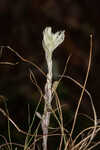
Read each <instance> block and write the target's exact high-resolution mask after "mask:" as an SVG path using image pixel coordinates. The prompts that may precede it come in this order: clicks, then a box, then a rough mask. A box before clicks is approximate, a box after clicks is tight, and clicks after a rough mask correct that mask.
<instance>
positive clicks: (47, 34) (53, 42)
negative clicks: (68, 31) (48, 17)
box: [42, 27, 65, 55]
mask: <svg viewBox="0 0 100 150" xmlns="http://www.w3.org/2000/svg"><path fill="white" fill-rule="evenodd" d="M64 32H65V31H59V32H56V33H52V29H51V27H46V28H45V29H44V31H43V41H42V45H43V48H44V50H45V52H46V53H48V54H49V55H52V53H53V51H54V50H55V49H56V48H57V47H58V46H59V45H60V44H61V43H62V42H63V41H64V38H65V34H64Z"/></svg>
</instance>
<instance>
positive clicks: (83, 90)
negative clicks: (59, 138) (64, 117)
mask: <svg viewBox="0 0 100 150" xmlns="http://www.w3.org/2000/svg"><path fill="white" fill-rule="evenodd" d="M91 58H92V35H90V54H89V63H88V68H87V73H86V77H85V81H84V85H83V88H82V92H81V95H80V98H79V102H78V106H77V109H76V112H75V116H74V121H73V125H72V129H71V133H70V138H71V137H72V134H73V131H74V127H75V124H76V119H77V115H78V111H79V107H80V104H81V101H82V98H83V94H84V92H85V87H86V83H87V79H88V75H89V71H90V66H91ZM95 114H96V112H95ZM94 118H95V122H94V123H95V129H96V123H97V121H96V120H97V118H96V115H95V116H94ZM94 132H95V130H94V131H93V134H94ZM70 138H69V140H68V141H67V144H66V146H65V149H64V150H66V149H67V147H68V145H69V143H70ZM92 138H93V136H92V137H91V139H92Z"/></svg>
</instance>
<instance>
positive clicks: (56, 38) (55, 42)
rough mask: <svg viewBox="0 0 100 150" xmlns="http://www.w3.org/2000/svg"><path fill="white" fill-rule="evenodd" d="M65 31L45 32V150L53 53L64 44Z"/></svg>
mask: <svg viewBox="0 0 100 150" xmlns="http://www.w3.org/2000/svg"><path fill="white" fill-rule="evenodd" d="M63 40H64V31H60V32H56V33H55V34H54V33H52V32H51V27H47V28H46V29H45V30H44V32H43V41H42V44H43V48H44V51H45V57H46V61H47V66H48V73H47V81H46V84H45V94H44V100H45V104H44V112H43V116H42V122H41V125H42V131H43V150H47V139H48V127H49V123H50V115H51V111H50V110H51V102H52V53H53V51H54V50H55V49H56V48H57V47H58V46H59V45H60V44H61V43H62V42H63Z"/></svg>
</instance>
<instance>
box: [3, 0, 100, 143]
mask: <svg viewBox="0 0 100 150" xmlns="http://www.w3.org/2000/svg"><path fill="white" fill-rule="evenodd" d="M99 3H100V2H99V0H95V1H93V0H92V1H91V0H84V1H80V0H77V1H73V0H29V1H28V0H0V46H10V47H11V48H13V49H14V50H15V51H16V52H18V53H19V54H20V55H21V56H22V57H24V58H25V59H28V60H30V61H32V62H33V63H35V64H36V65H38V66H39V67H40V68H41V69H42V70H43V71H44V72H45V73H47V66H46V61H45V56H44V51H43V48H42V32H43V30H44V28H45V27H46V26H51V27H52V29H53V32H56V31H59V30H65V31H66V32H65V34H66V37H65V41H64V43H63V44H62V45H61V46H59V47H58V48H57V50H56V51H55V52H54V55H53V63H54V64H53V74H54V80H57V79H58V75H61V74H62V72H63V70H64V67H65V64H66V61H67V59H68V57H69V55H71V58H70V61H69V64H68V66H67V70H66V75H69V76H71V77H72V78H74V79H75V80H76V81H78V82H80V83H81V84H83V83H84V79H85V75H86V71H87V67H88V58H89V50H90V49H89V48H90V34H92V35H93V55H92V64H91V70H90V74H89V78H88V83H87V89H88V91H89V92H90V93H91V95H92V98H93V102H94V105H95V108H96V112H97V115H98V118H99V117H100V91H99V89H100V19H99V17H100V4H99ZM7 61H8V62H13V63H16V62H19V63H18V64H16V65H15V66H11V65H4V64H0V95H1V96H5V97H6V100H4V101H6V103H7V108H8V111H9V114H10V116H11V118H12V119H13V120H14V121H15V122H16V123H17V124H18V125H19V126H20V127H21V128H22V129H24V130H26V131H27V128H28V125H27V124H28V123H27V118H28V106H30V112H31V119H32V116H33V113H34V111H35V108H36V105H37V104H38V101H39V98H40V94H39V92H38V90H37V88H36V87H35V86H34V84H33V83H32V81H31V80H30V69H31V70H32V71H33V73H34V75H35V77H36V80H37V83H38V85H39V86H40V87H41V89H42V90H43V91H44V85H45V81H46V79H45V77H44V76H43V75H42V73H41V72H40V71H39V70H37V69H36V68H35V67H33V66H32V65H30V64H28V63H25V62H23V61H22V60H20V58H18V57H17V56H16V55H15V54H14V53H12V52H11V51H10V50H9V49H7V48H5V47H4V48H3V49H1V50H0V62H7ZM80 93H81V89H80V88H79V87H78V86H77V85H75V83H73V82H72V81H70V80H69V79H63V80H62V81H61V83H60V85H59V88H58V95H59V98H60V100H61V104H62V105H63V104H64V105H65V106H64V113H65V117H64V119H65V124H66V122H67V120H69V122H70V123H71V121H72V120H73V114H74V112H75V109H76V106H77V103H78V99H79V96H80ZM0 107H2V108H4V109H5V105H4V102H3V100H2V98H1V100H0ZM40 111H42V108H40ZM80 113H85V114H87V115H90V116H91V117H92V116H93V112H92V109H91V104H90V100H89V97H88V96H87V95H85V94H84V97H83V101H82V104H81V107H80ZM66 118H67V120H66ZM37 123H38V119H37ZM70 123H69V124H70ZM80 126H81V121H80ZM6 127H7V119H6V118H5V117H4V116H3V115H2V114H0V129H1V131H0V132H1V133H0V134H3V135H6V134H7V130H5V128H6ZM34 128H35V127H34ZM12 132H13V133H14V135H15V134H16V138H15V136H14V135H13V136H14V141H19V142H20V141H21V140H20V139H22V141H23V137H20V138H19V135H18V133H16V132H17V131H15V132H14V129H13V131H12Z"/></svg>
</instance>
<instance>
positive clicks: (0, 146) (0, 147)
mask: <svg viewBox="0 0 100 150" xmlns="http://www.w3.org/2000/svg"><path fill="white" fill-rule="evenodd" d="M8 145H15V146H18V147H22V148H23V147H24V145H22V144H17V143H7V144H2V145H0V149H3V148H4V147H5V146H8Z"/></svg>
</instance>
